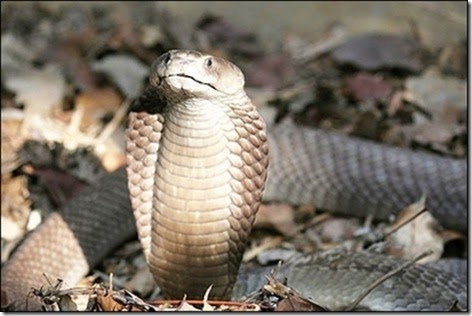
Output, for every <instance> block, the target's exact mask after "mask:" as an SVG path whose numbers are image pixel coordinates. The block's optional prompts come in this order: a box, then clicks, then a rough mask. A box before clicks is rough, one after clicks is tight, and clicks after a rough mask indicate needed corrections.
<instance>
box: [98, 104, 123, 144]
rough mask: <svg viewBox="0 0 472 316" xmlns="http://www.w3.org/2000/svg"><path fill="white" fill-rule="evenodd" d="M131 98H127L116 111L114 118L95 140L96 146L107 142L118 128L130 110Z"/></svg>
mask: <svg viewBox="0 0 472 316" xmlns="http://www.w3.org/2000/svg"><path fill="white" fill-rule="evenodd" d="M130 103H131V101H130V99H126V100H125V101H124V102H123V103H122V104H121V105H120V108H119V109H118V111H116V113H115V115H114V116H113V118H112V120H111V121H110V122H109V123H108V124H107V126H105V128H104V129H103V130H102V132H101V133H100V135H99V136H98V137H97V138H96V139H95V141H94V147H97V146H98V145H100V144H102V143H103V142H105V141H106V140H107V139H108V138H109V137H110V135H111V134H113V132H114V131H115V130H116V128H117V127H118V125H120V123H121V121H122V120H123V118H124V117H125V115H126V113H127V112H128V107H129V105H130Z"/></svg>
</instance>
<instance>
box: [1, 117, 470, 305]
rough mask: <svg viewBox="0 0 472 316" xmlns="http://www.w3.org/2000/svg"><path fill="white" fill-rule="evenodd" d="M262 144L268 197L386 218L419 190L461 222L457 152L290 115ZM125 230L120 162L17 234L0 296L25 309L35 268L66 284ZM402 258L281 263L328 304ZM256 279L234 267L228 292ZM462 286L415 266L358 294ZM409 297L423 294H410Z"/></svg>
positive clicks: (399, 300) (448, 291)
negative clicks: (367, 136)
mask: <svg viewBox="0 0 472 316" xmlns="http://www.w3.org/2000/svg"><path fill="white" fill-rule="evenodd" d="M269 144H270V151H271V156H270V157H271V158H270V169H269V177H268V182H267V185H266V193H267V194H266V196H265V197H266V199H267V200H283V201H290V202H292V203H314V204H315V205H317V206H318V205H319V206H320V207H325V208H327V209H330V210H335V211H340V212H343V213H346V214H352V215H358V216H365V215H367V214H370V213H373V214H375V215H376V216H378V217H380V218H385V217H386V216H387V215H388V214H390V213H395V212H397V211H398V210H400V209H401V208H402V207H404V206H405V205H407V204H408V203H411V202H412V201H415V200H416V199H418V197H419V196H421V194H422V193H423V192H424V193H426V194H427V205H428V209H429V210H430V211H431V212H432V213H433V214H434V215H435V216H436V217H437V218H438V219H439V220H440V222H441V223H443V224H444V225H445V226H446V227H451V228H455V229H459V230H461V231H465V230H466V226H467V221H466V219H467V203H466V196H467V194H466V162H465V161H463V160H454V159H449V158H441V157H436V156H433V155H429V154H422V153H415V152H412V151H409V150H402V149H397V148H391V147H386V146H383V145H377V144H374V143H372V142H369V141H363V140H354V139H352V138H348V137H345V136H339V135H335V134H332V133H326V132H322V131H319V130H314V129H309V128H304V127H298V126H295V125H293V124H282V125H280V126H277V127H275V128H273V129H271V130H270V131H269ZM315 188H321V190H315ZM134 234H135V225H134V218H133V215H132V211H131V207H130V201H129V196H128V188H127V185H126V174H125V171H124V169H120V170H118V171H116V172H115V173H113V174H110V175H106V176H104V177H103V178H102V179H101V180H100V181H99V182H98V183H96V184H95V185H93V186H92V187H89V188H87V189H86V190H84V192H83V193H82V194H81V195H80V196H79V197H77V198H76V199H74V200H73V201H71V202H70V203H69V204H68V205H67V206H66V207H65V208H64V209H63V211H62V212H61V213H59V214H54V215H53V216H50V217H49V218H48V219H46V220H45V222H44V223H43V224H42V225H41V226H40V227H39V229H37V230H36V231H35V232H34V233H32V234H31V235H30V236H29V237H28V238H27V239H26V241H25V242H24V243H23V244H22V245H21V247H20V248H19V249H18V250H17V251H16V252H15V253H14V255H13V256H12V258H11V259H10V260H9V261H8V262H7V263H6V265H5V266H4V267H2V297H4V298H5V297H6V298H7V300H8V302H13V303H14V304H15V307H16V308H19V309H25V307H26V306H25V300H26V299H25V296H26V294H27V293H28V292H29V291H30V288H31V287H36V288H39V286H40V285H41V284H45V279H44V277H43V275H42V273H45V274H46V275H48V276H49V277H50V279H52V280H54V279H55V278H56V277H60V278H61V279H63V280H65V284H67V285H69V286H72V285H73V284H74V283H76V282H77V281H78V280H79V279H80V278H81V277H82V276H83V275H84V274H85V273H86V272H87V271H88V270H89V269H90V268H91V267H93V266H94V265H96V264H97V263H98V262H100V261H101V260H102V259H103V258H104V257H105V256H106V254H107V253H109V252H110V251H111V250H112V249H114V248H116V246H118V245H120V244H121V243H123V242H124V241H125V240H127V239H129V238H131V237H132V236H133V235H134ZM315 258H316V257H315ZM401 263H402V261H401V260H399V259H393V258H391V257H387V256H383V255H378V254H373V253H370V252H362V253H360V254H357V255H354V256H353V255H349V256H346V257H344V258H343V259H342V260H341V262H336V261H335V263H334V265H333V263H332V262H330V261H329V260H328V261H327V260H324V259H323V260H315V259H313V260H310V259H300V260H298V261H296V262H295V263H293V264H291V265H288V266H287V268H286V269H284V270H283V271H285V272H286V273H287V276H288V280H289V284H291V285H293V286H294V287H295V288H298V289H300V290H301V291H303V293H304V294H305V295H307V296H311V297H313V298H314V299H315V300H316V301H318V302H319V303H320V304H322V305H324V306H327V307H329V308H340V307H342V305H343V304H347V303H348V301H349V300H350V299H352V298H353V297H355V296H356V294H358V293H359V292H360V290H361V289H362V288H365V287H366V286H368V285H370V283H371V282H372V280H374V279H375V278H377V277H378V276H379V275H381V274H382V273H385V272H387V271H389V270H392V269H394V268H395V267H397V266H398V265H399V264H401ZM265 272H267V271H265ZM264 280H265V279H264V277H263V274H260V273H259V274H258V273H256V272H245V273H241V274H240V275H239V280H238V282H237V284H236V288H235V291H234V293H236V294H237V295H239V294H243V293H245V292H244V290H245V289H247V290H252V289H254V287H255V286H257V285H260V284H261V283H263V282H264ZM466 292H467V290H466V284H464V283H461V282H459V281H458V280H456V279H454V278H453V277H451V276H450V275H448V274H446V273H444V272H442V271H437V270H432V269H428V268H424V267H417V266H415V267H412V268H409V269H407V271H406V272H404V273H401V274H399V275H398V276H394V277H392V278H391V279H390V280H388V281H387V282H386V283H384V284H383V285H381V286H380V287H378V288H377V289H376V290H374V292H372V293H371V294H369V295H368V296H367V297H366V298H365V300H364V302H363V303H364V304H365V305H366V307H368V308H371V309H384V310H385V309H413V310H419V309H430V310H439V309H442V310H444V309H447V308H448V307H449V306H450V305H451V304H452V303H453V301H454V300H455V299H457V300H458V301H459V302H460V304H461V306H462V307H465V306H466V304H467V299H466ZM4 295H6V296H4ZM237 295H236V296H237ZM418 296H421V297H423V298H422V299H420V300H418V299H417V297H418ZM29 301H30V302H29V308H38V307H39V305H38V301H37V300H35V299H30V300H29ZM2 302H3V298H2Z"/></svg>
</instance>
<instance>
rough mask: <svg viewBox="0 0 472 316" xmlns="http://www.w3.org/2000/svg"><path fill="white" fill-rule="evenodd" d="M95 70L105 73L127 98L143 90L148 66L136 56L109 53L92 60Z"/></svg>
mask: <svg viewBox="0 0 472 316" xmlns="http://www.w3.org/2000/svg"><path fill="white" fill-rule="evenodd" d="M92 68H93V69H94V70H95V71H99V72H103V73H105V74H107V75H108V76H109V77H110V78H111V79H112V81H113V82H114V83H115V84H116V85H117V86H118V88H120V90H121V92H123V94H124V95H125V96H127V97H128V98H136V97H138V96H139V95H140V94H141V92H142V91H143V87H144V83H145V80H144V79H145V78H146V76H147V75H148V72H149V67H148V66H147V65H144V64H143V63H141V62H140V61H139V60H138V59H137V58H136V57H134V56H131V55H126V54H116V55H109V56H106V57H104V58H103V59H101V60H99V61H96V62H93V63H92Z"/></svg>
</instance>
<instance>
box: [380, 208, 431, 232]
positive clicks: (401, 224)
mask: <svg viewBox="0 0 472 316" xmlns="http://www.w3.org/2000/svg"><path fill="white" fill-rule="evenodd" d="M427 210H428V209H427V208H426V207H423V208H422V209H421V211H419V212H417V213H416V214H414V215H413V216H411V217H410V218H408V219H406V220H405V221H404V222H403V223H400V225H398V226H397V227H395V228H393V229H392V230H390V231H389V232H386V233H385V235H384V238H386V237H388V236H390V235H392V234H393V233H395V232H396V231H397V230H399V229H400V228H402V227H403V226H405V225H406V224H408V223H410V222H412V221H413V220H414V219H415V218H417V217H418V216H420V215H421V214H423V213H424V212H426V211H427Z"/></svg>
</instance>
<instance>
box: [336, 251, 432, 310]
mask: <svg viewBox="0 0 472 316" xmlns="http://www.w3.org/2000/svg"><path fill="white" fill-rule="evenodd" d="M432 253H433V251H432V250H430V249H429V250H427V251H425V252H423V253H421V254H420V255H418V256H416V257H415V258H413V259H412V260H409V261H407V262H405V263H404V264H402V265H401V266H399V267H398V268H396V269H394V270H392V271H390V272H388V273H386V274H384V275H383V276H382V277H380V278H379V279H377V280H375V281H374V282H373V283H372V284H371V285H370V286H368V287H367V288H366V289H365V290H364V291H363V292H361V294H359V296H358V297H357V298H356V299H355V300H354V301H353V302H352V303H351V304H350V305H349V306H347V307H346V308H345V309H344V310H345V311H353V310H354V309H355V308H356V306H357V305H359V303H360V302H361V301H362V300H363V299H364V298H365V297H366V296H367V295H368V294H369V293H370V292H372V290H374V289H375V288H376V287H377V286H379V285H380V284H382V283H383V282H384V281H385V280H387V279H389V278H390V277H392V276H394V275H395V274H397V273H399V272H401V271H403V270H405V269H407V268H409V267H410V266H412V265H413V264H415V263H416V262H418V261H419V260H421V259H423V258H424V257H427V256H429V255H431V254H432Z"/></svg>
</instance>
